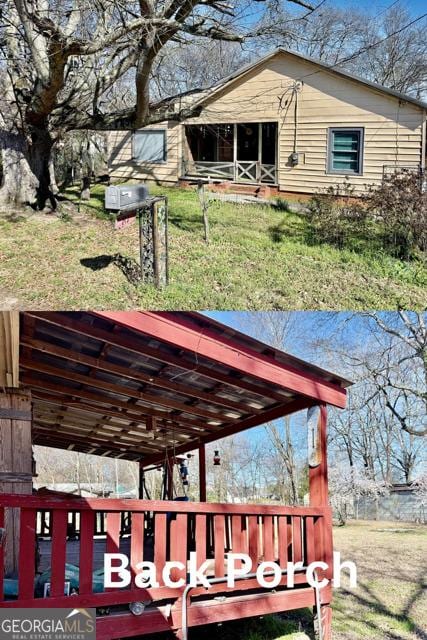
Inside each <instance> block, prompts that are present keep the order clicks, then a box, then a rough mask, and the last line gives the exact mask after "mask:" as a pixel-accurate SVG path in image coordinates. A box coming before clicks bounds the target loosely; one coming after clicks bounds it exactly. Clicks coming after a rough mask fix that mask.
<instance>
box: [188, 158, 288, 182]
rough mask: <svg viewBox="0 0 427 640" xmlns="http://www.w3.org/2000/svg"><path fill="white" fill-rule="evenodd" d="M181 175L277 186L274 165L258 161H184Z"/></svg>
mask: <svg viewBox="0 0 427 640" xmlns="http://www.w3.org/2000/svg"><path fill="white" fill-rule="evenodd" d="M183 175H184V176H188V177H193V176H194V177H203V178H208V179H213V180H215V179H221V180H232V181H233V182H242V183H246V182H249V183H253V182H255V183H266V184H277V168H276V165H274V164H264V163H261V162H258V161H255V160H254V161H243V160H238V161H237V162H207V161H205V160H184V161H183Z"/></svg>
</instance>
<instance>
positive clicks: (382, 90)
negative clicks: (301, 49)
mask: <svg viewBox="0 0 427 640" xmlns="http://www.w3.org/2000/svg"><path fill="white" fill-rule="evenodd" d="M280 54H286V55H289V56H293V57H294V58H299V59H300V60H304V61H305V62H310V63H312V64H314V65H316V66H318V67H320V70H319V71H316V72H313V73H312V74H311V73H310V74H307V76H311V75H314V74H315V73H320V72H322V71H327V72H330V73H334V74H336V75H338V76H341V77H344V78H347V79H349V80H353V81H355V82H359V83H360V84H363V85H365V86H366V87H369V88H370V89H374V90H375V91H379V92H380V93H385V94H386V95H389V96H392V97H394V98H397V99H398V100H403V101H404V102H409V103H411V104H414V105H416V106H417V107H420V108H421V109H425V110H427V102H423V101H422V100H417V99H416V98H413V97H412V96H408V95H407V94H404V93H400V92H399V91H395V90H394V89H388V88H387V87H383V86H382V85H380V84H377V83H376V82H371V81H370V80H366V79H365V78H361V77H360V76H356V75H354V74H353V73H350V72H349V71H345V70H344V69H341V68H339V67H336V66H335V65H328V64H325V63H324V62H322V61H321V60H317V59H316V58H311V57H310V56H306V55H303V54H302V53H297V52H295V51H290V50H289V49H285V48H283V47H279V48H277V49H275V50H274V51H271V52H270V53H268V54H267V55H265V56H263V57H261V58H258V59H257V60H255V62H251V63H250V64H247V65H245V66H244V67H241V68H240V69H238V70H237V71H235V72H234V73H232V74H230V75H229V76H227V77H226V78H223V79H222V80H220V81H219V82H218V83H217V84H215V85H213V86H212V87H211V89H210V90H208V92H207V93H205V94H204V95H203V96H202V97H201V98H199V100H197V101H196V103H195V104H194V105H193V106H198V105H203V103H204V102H206V101H207V100H209V99H211V98H212V97H213V96H215V95H216V94H217V93H219V92H220V91H222V90H223V89H225V88H226V87H227V86H228V85H230V84H232V83H233V82H234V81H235V80H237V79H238V78H241V77H243V76H244V75H246V74H247V73H249V72H250V71H253V70H254V69H256V68H257V67H259V66H262V65H263V64H264V63H265V62H267V61H268V60H271V59H272V58H274V57H276V56H277V55H280ZM307 76H302V77H301V78H295V79H296V80H298V79H301V80H303V79H304V77H307Z"/></svg>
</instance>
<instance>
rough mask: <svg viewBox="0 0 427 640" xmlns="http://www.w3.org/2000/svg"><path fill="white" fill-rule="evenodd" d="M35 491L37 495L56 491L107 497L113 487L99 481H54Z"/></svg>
mask: <svg viewBox="0 0 427 640" xmlns="http://www.w3.org/2000/svg"><path fill="white" fill-rule="evenodd" d="M37 493H38V494H39V495H45V494H50V493H56V494H62V495H73V496H81V497H82V498H108V496H110V495H111V494H112V493H113V489H111V488H109V487H105V486H104V485H103V484H101V483H99V482H95V483H92V484H89V483H88V482H81V483H80V485H78V484H77V482H55V483H54V484H48V485H44V486H40V487H39V488H38V489H37Z"/></svg>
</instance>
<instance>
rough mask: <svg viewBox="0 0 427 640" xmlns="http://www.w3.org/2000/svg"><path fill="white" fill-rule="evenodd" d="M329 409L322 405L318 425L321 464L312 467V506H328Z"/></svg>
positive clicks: (310, 472)
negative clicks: (327, 430) (327, 440)
mask: <svg viewBox="0 0 427 640" xmlns="http://www.w3.org/2000/svg"><path fill="white" fill-rule="evenodd" d="M326 425H327V408H326V405H324V404H322V405H320V413H319V419H318V424H317V445H316V446H317V449H318V451H319V453H320V464H318V465H317V466H316V467H310V470H309V484H310V506H311V507H326V506H328V504H329V503H328V455H327V443H326Z"/></svg>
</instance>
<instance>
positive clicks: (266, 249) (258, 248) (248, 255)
mask: <svg viewBox="0 0 427 640" xmlns="http://www.w3.org/2000/svg"><path fill="white" fill-rule="evenodd" d="M160 191H161V192H162V193H166V194H167V195H168V196H169V199H170V227H169V235H170V285H169V287H168V288H167V289H166V290H164V291H157V290H155V289H154V288H153V287H151V286H148V285H142V284H139V285H137V286H135V285H133V284H131V283H130V282H129V281H128V280H127V278H126V276H125V274H124V273H123V271H121V270H120V269H119V268H118V267H117V266H116V265H115V264H114V263H111V261H110V260H109V258H108V257H109V256H113V255H114V254H120V255H122V256H124V257H127V258H133V259H137V257H138V238H137V228H136V226H134V225H133V226H131V227H128V228H126V229H122V230H120V231H114V229H113V226H112V224H111V222H110V220H107V219H106V216H105V214H103V213H102V202H103V187H96V188H95V189H94V190H93V198H92V200H91V201H90V202H89V203H88V205H87V206H85V207H84V209H83V211H82V213H81V214H78V213H77V211H76V210H75V207H74V206H72V205H70V204H68V205H67V207H66V211H67V213H66V215H64V216H63V217H62V218H58V217H56V216H53V215H41V214H35V213H34V214H32V215H28V214H27V213H24V212H15V213H10V212H9V213H7V212H6V213H5V212H3V214H0V306H11V305H13V304H15V305H17V306H20V307H25V308H40V309H41V308H44V309H52V308H67V309H72V308H74V309H78V308H91V309H96V308H98V309H99V308H117V309H119V308H121V309H124V308H138V307H139V308H152V309H163V308H167V309H267V308H275V309H337V310H338V309H367V308H381V309H384V308H396V307H397V306H401V307H405V308H425V304H426V300H427V295H426V285H427V264H426V263H421V262H412V263H403V262H400V261H399V260H396V259H394V258H392V257H390V256H388V255H387V254H385V253H383V252H382V251H377V250H374V249H373V248H372V247H371V248H369V249H368V248H366V247H365V246H364V244H363V241H361V240H360V239H359V240H356V239H355V240H354V242H353V247H352V249H351V250H350V249H344V250H339V249H336V248H333V247H331V246H328V245H311V244H310V243H309V242H308V241H307V232H308V229H307V222H306V220H305V219H304V216H303V215H298V214H295V213H288V212H286V211H281V210H278V209H275V208H271V207H266V206H261V205H236V204H234V203H214V204H212V205H211V207H210V210H209V218H210V225H211V243H210V244H209V245H206V244H205V243H204V241H203V228H202V221H201V214H200V210H199V205H198V200H197V197H196V194H195V193H194V192H193V191H184V190H182V189H171V188H170V189H165V188H162V189H159V188H153V189H152V193H156V192H157V193H160ZM68 195H70V197H72V196H73V194H72V193H69V194H68ZM98 256H104V258H103V259H102V260H98V261H97V266H98V269H97V270H93V269H91V268H90V267H88V266H84V265H83V264H82V263H81V260H84V259H92V258H96V257H98Z"/></svg>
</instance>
